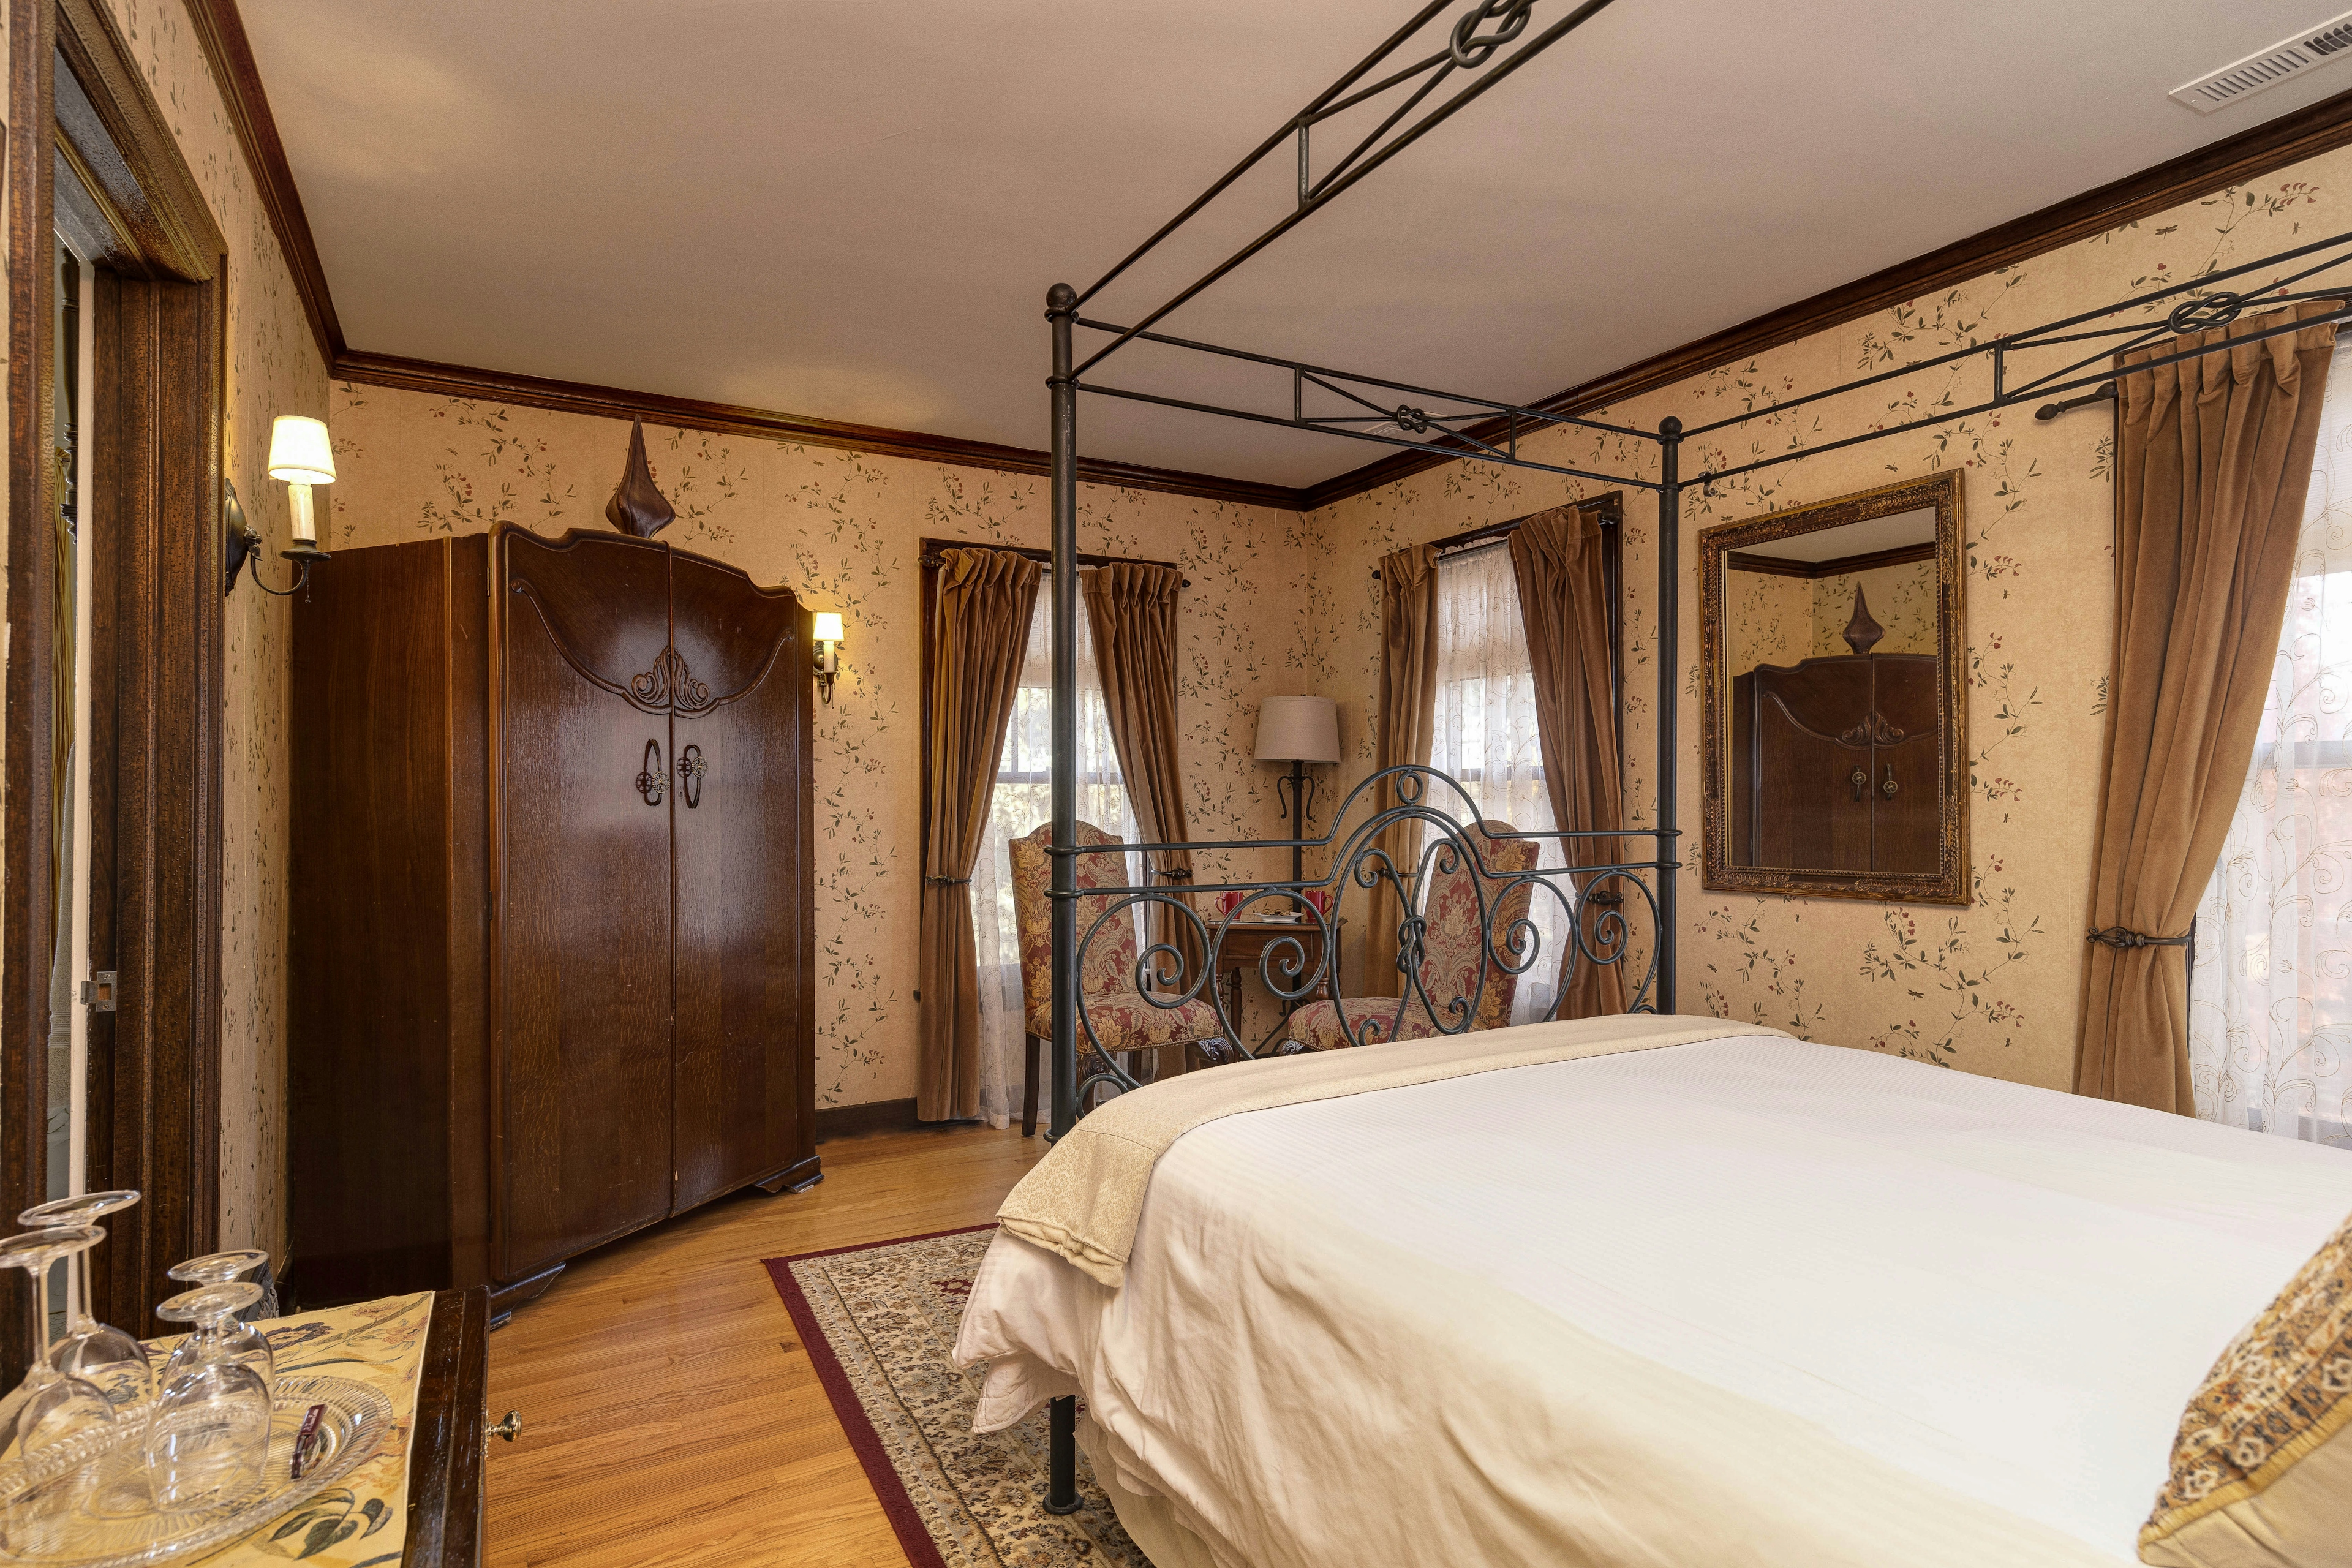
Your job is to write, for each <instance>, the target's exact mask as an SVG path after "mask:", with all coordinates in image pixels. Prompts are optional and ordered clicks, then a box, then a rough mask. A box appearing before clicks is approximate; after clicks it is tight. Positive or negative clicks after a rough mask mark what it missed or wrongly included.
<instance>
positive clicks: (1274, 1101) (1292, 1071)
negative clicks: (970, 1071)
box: [996, 1014, 1783, 1290]
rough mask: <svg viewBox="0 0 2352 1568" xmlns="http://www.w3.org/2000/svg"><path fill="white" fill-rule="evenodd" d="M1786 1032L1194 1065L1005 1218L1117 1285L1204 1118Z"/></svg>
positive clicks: (1728, 1031)
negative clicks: (1152, 1202) (1167, 1161)
mask: <svg viewBox="0 0 2352 1568" xmlns="http://www.w3.org/2000/svg"><path fill="white" fill-rule="evenodd" d="M1781 1033H1783V1031H1781V1030H1779V1029H1773V1028H1768V1027H1766V1026H1763V1025H1760V1024H1741V1023H1735V1022H1733V1021H1732V1020H1730V1019H1727V1018H1702V1017H1693V1016H1686V1015H1681V1014H1669V1015H1667V1016H1663V1017H1653V1016H1647V1015H1632V1016H1617V1017H1608V1018H1578V1019H1574V1020H1571V1021H1567V1022H1562V1023H1556V1024H1528V1025H1524V1026H1520V1027H1518V1028H1516V1029H1487V1030H1483V1031H1473V1032H1471V1033H1468V1034H1462V1035H1452V1036H1444V1037H1439V1038H1437V1039H1431V1040H1391V1041H1388V1042H1386V1043H1384V1044H1381V1045H1376V1046H1363V1047H1359V1048H1357V1049H1354V1050H1344V1051H1318V1052H1315V1053H1313V1054H1311V1055H1307V1056H1297V1057H1276V1058H1264V1059H1261V1060H1258V1061H1253V1062H1240V1063H1236V1064H1234V1065H1233V1066H1231V1067H1221V1068H1210V1069H1209V1070H1207V1071H1205V1072H1193V1073H1186V1074H1184V1075H1182V1076H1181V1077H1179V1078H1171V1079H1162V1080H1161V1081H1160V1082H1159V1083H1153V1084H1146V1085H1145V1086H1144V1087H1143V1088H1141V1089H1136V1090H1134V1091H1133V1092H1131V1093H1128V1094H1122V1095H1120V1096H1119V1097H1118V1098H1117V1099H1116V1100H1111V1101H1110V1102H1109V1103H1108V1104H1107V1105H1105V1106H1103V1107H1102V1109H1100V1110H1097V1111H1094V1112H1093V1113H1091V1114H1090V1115H1088V1116H1087V1118H1086V1119H1085V1120H1084V1121H1080V1122H1079V1123H1078V1124H1077V1126H1076V1128H1075V1129H1073V1130H1072V1131H1070V1133H1069V1134H1068V1135H1067V1136H1066V1137H1065V1138H1063V1139H1062V1140H1061V1141H1060V1142H1057V1143H1056V1144H1055V1146H1054V1149H1053V1151H1052V1152H1050V1153H1048V1154H1047V1155H1046V1156H1045V1158H1044V1159H1043V1160H1040V1161H1039V1162H1037V1163H1036V1164H1035V1165H1034V1166H1032V1167H1031V1168H1030V1171H1029V1173H1028V1174H1027V1175H1025V1176H1024V1177H1022V1178H1021V1184H1020V1185H1018V1186H1016V1187H1014V1188H1013V1191H1012V1193H1011V1194H1009V1195H1008V1196H1007V1197H1006V1198H1005V1200H1004V1205H1003V1207H1002V1208H1000V1209H998V1210H997V1211H996V1218H997V1222H998V1223H999V1224H1000V1225H1002V1226H1003V1227H1004V1228H1005V1229H1006V1230H1009V1231H1011V1232H1012V1233H1013V1235H1015V1236H1017V1237H1021V1238H1022V1239H1023V1240H1024V1241H1032V1242H1034V1243H1036V1244H1037V1245H1038V1246H1039V1247H1045V1248H1046V1249H1048V1250H1049V1251H1053V1252H1057V1253H1059V1254H1061V1255H1062V1256H1063V1257H1064V1258H1068V1259H1069V1260H1070V1261H1071V1262H1072V1263H1075V1264H1076V1265H1077V1266H1078V1268H1080V1269H1081V1270H1083V1271H1084V1272H1085V1273H1087V1275H1089V1276H1091V1277H1092V1278H1094V1279H1097V1280H1100V1281H1101V1282H1102V1283H1103V1284H1105V1285H1108V1286H1109V1287H1110V1288H1111V1289H1114V1290H1115V1289H1118V1287H1119V1286H1120V1285H1121V1284H1122V1283H1123V1282H1124V1281H1125V1279H1126V1278H1127V1254H1128V1249H1129V1247H1132V1246H1134V1244H1135V1226H1136V1221H1137V1220H1138V1219H1139V1217H1140V1216H1141V1215H1142V1213H1143V1194H1144V1189H1145V1188H1146V1187H1148V1186H1149V1185H1150V1182H1151V1167H1152V1166H1153V1165H1154V1164H1156V1163H1159V1160H1160V1155H1162V1154H1164V1153H1166V1152H1168V1147H1169V1145H1170V1144H1171V1143H1173V1142H1176V1140H1177V1139H1179V1138H1181V1137H1182V1136H1183V1135H1184V1134H1185V1133H1187V1132H1190V1131H1192V1129H1193V1128H1195V1127H1198V1126H1200V1125H1202V1123H1203V1122H1208V1121H1216V1120H1218V1119H1219V1118H1220V1117H1225V1116H1238V1115H1240V1114H1241V1113H1242V1112H1244V1111H1245V1110H1272V1109H1273V1108H1274V1107H1276V1106H1278V1105H1298V1104H1303V1103H1305V1102H1306V1101H1307V1100H1337V1099H1339V1098H1340V1097H1341V1096H1343V1095H1350V1094H1369V1093H1370V1092H1371V1091H1372V1090H1374V1089H1403V1088H1406V1087H1408V1086H1410V1085H1412V1084H1416V1083H1433V1082H1435V1081H1437V1080H1438V1079H1447V1078H1466V1077H1468V1076H1469V1075H1470V1074H1472V1073H1481V1072H1496V1071H1498V1070H1500V1069H1502V1068H1522V1067H1535V1066H1538V1065H1539V1064H1541V1063H1544V1062H1564V1061H1574V1060H1576V1059H1578V1058H1582V1057H1610V1056H1616V1055H1618V1054H1619V1053H1620V1052H1623V1051H1647V1050H1655V1049H1656V1048H1658V1047H1661V1046H1689V1045H1696V1044H1697V1043H1698V1042H1700V1041H1702V1040H1723V1039H1730V1038H1732V1037H1736V1036H1743V1035H1778V1034H1781Z"/></svg>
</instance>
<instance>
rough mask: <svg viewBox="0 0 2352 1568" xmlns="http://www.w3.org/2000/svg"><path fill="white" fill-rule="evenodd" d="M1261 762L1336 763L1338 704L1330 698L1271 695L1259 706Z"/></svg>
mask: <svg viewBox="0 0 2352 1568" xmlns="http://www.w3.org/2000/svg"><path fill="white" fill-rule="evenodd" d="M1257 760H1258V761H1259V762H1261V763H1336V762H1338V761H1339V704H1338V703H1337V702H1334V701H1332V700H1330V699H1329V698H1328V697H1268V698H1266V699H1265V700H1263V701H1261V702H1260V703H1259V704H1258V707H1257Z"/></svg>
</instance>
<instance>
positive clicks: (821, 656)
mask: <svg viewBox="0 0 2352 1568" xmlns="http://www.w3.org/2000/svg"><path fill="white" fill-rule="evenodd" d="M809 640H810V641H812V642H814V643H815V644H816V689H817V690H818V691H820V692H822V693H823V694H824V700H826V701H827V702H830V701H832V700H833V678H834V677H835V676H836V675H838V674H840V673H841V616H840V615H839V613H838V612H836V611H833V610H819V611H818V612H817V613H816V625H815V626H814V629H813V631H812V633H811V636H810V639H809Z"/></svg>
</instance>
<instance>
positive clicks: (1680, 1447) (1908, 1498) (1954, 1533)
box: [958, 1037, 2352, 1568]
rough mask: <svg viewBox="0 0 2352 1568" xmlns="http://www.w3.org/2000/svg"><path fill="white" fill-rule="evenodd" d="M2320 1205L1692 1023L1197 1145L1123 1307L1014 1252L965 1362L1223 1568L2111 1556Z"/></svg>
mask: <svg viewBox="0 0 2352 1568" xmlns="http://www.w3.org/2000/svg"><path fill="white" fill-rule="evenodd" d="M2347 1210H2352V1155H2347V1154H2345V1153H2343V1152H2336V1151H2333V1150H2328V1149H2323V1148H2318V1147H2315V1146H2312V1145H2307V1144H2300V1143H2295V1142H2289V1141H2286V1140H2283V1139H2275V1138H2263V1137H2257V1136H2254V1135H2252V1134H2249V1133H2245V1132H2242V1131H2234V1130H2231V1129H2226V1128H2221V1127H2216V1126H2211V1125H2208V1124H2205V1123H2200V1122H2196V1121H2189V1120H2188V1119H2185V1118H2181V1117H2174V1116H2166V1115H2161V1114H2158V1113H2156V1112H2152V1111H2143V1110H2135V1109H2132V1108H2128V1107H2121V1106H2115V1105H2109V1104H2105V1103H2103V1102H2100V1101H2096V1100H2083V1099H2079V1098H2076V1097H2074V1096H2070V1095H2063V1094H2057V1093H2053V1092H2050V1091H2048V1090H2043V1089H2029V1088H2024V1087H2021V1086H2019V1085H2014V1084H2009V1083H2003V1082H2000V1081H1997V1080H1994V1079H1986V1078H1981V1077H1975V1076H1971V1075H1969V1074H1965V1073H1959V1072H1953V1071H1946V1070H1941V1069H1937V1068H1928V1067H1924V1066H1919V1065H1916V1064H1914V1063H1909V1062H1905V1061H1901V1060H1897V1059H1895V1058H1888V1057H1884V1056H1878V1055H1874V1054H1870V1053H1866V1052H1861V1051H1851V1050H1843V1049H1839V1048H1836V1047H1827V1046H1817V1045H1808V1044H1804V1043H1801V1042H1797V1041H1790V1040H1786V1039H1778V1038H1770V1037H1753V1038H1741V1039H1733V1040H1722V1041H1715V1042H1710V1043H1706V1044H1701V1045H1691V1046H1678V1047H1668V1048H1664V1049H1659V1050H1652V1051H1644V1052H1639V1053H1634V1054H1630V1055H1623V1056H1614V1057H1606V1058H1596V1059H1591V1060H1584V1061H1572V1062H1562V1063H1557V1064H1552V1065H1548V1066H1542V1067H1531V1068H1512V1069H1509V1070H1505V1071H1498V1072H1490V1073H1483V1074H1477V1075H1475V1076H1472V1077H1467V1078H1461V1079H1450V1080H1446V1081H1444V1082H1440V1083H1434V1084H1426V1085H1421V1086H1417V1087H1414V1088H1411V1089H1391V1090H1385V1091H1381V1092H1377V1093H1370V1094H1362V1095H1356V1096H1351V1097H1349V1098H1345V1099H1339V1100H1324V1101H1318V1102H1316V1103H1312V1104H1306V1105H1297V1106H1289V1107H1284V1108H1281V1109H1278V1110H1264V1111H1257V1112H1254V1113H1251V1114H1247V1115H1242V1116H1236V1117H1232V1118H1228V1119H1226V1120H1223V1121H1215V1122H1213V1123H1211V1124H1209V1125H1207V1126H1204V1127H1202V1128H1199V1129H1197V1130H1195V1131H1192V1132H1190V1133H1187V1134H1185V1135H1184V1136H1183V1137H1182V1138H1181V1140H1179V1141H1178V1142H1177V1143H1176V1144H1175V1145H1174V1146H1173V1147H1172V1148H1171V1150H1170V1151H1169V1152H1168V1153H1167V1154H1166V1155H1165V1156H1163V1157H1162V1158H1161V1160H1160V1163H1159V1165H1158V1167H1157V1169H1156V1171H1155V1172H1154V1173H1153V1177H1152V1182H1151V1186H1150V1195H1149V1197H1148V1198H1147V1200H1146V1203H1145V1207H1144V1212H1143V1217H1142V1222H1141V1226H1140V1227H1139V1231H1138V1233H1137V1237H1136V1245H1135V1248H1134V1253H1133V1256H1132V1258H1131V1259H1130V1262H1129V1272H1128V1278H1127V1283H1126V1285H1125V1287H1124V1288H1123V1289H1119V1290H1118V1291H1112V1290H1110V1289H1106V1288H1105V1287H1103V1286H1101V1285H1099V1284H1097V1283H1096V1282H1095V1281H1093V1280H1091V1279H1087V1278H1086V1277H1085V1276H1084V1275H1082V1274H1080V1273H1079V1272H1078V1271H1077V1270H1076V1268H1072V1267H1070V1266H1069V1265H1068V1264H1066V1263H1065V1262H1063V1261H1062V1260H1061V1259H1060V1258H1055V1257H1054V1256H1053V1255H1052V1254H1049V1253H1046V1252H1045V1251H1043V1250H1042V1249H1040V1248H1037V1247H1033V1246H1031V1245H1029V1244H1028V1243H1025V1242H1023V1241H1021V1240H1019V1239H1018V1238H1016V1237H1011V1236H1007V1235H1003V1234H1000V1235H999V1236H998V1237H997V1239H996V1241H995V1242H994V1244H993V1245H992V1247H991V1249H990V1251H989V1254H988V1257H987V1260H986V1262H985V1263H984V1264H983V1266H982V1270H981V1274H980V1277H979V1279H978V1280H977V1281H976V1282H975V1284H974V1287H973V1290H972V1294H971V1301H970V1304H969V1306H968V1307H967V1309H966V1312H965V1317H964V1322H963V1329H962V1335H961V1341H960V1342H959V1344H958V1356H959V1359H960V1360H961V1361H963V1362H965V1363H971V1362H973V1361H978V1360H986V1361H988V1362H989V1363H991V1364H990V1368H989V1373H988V1376H987V1380H986V1385H985V1388H984V1391H983V1394H982V1405H981V1413H980V1421H981V1425H982V1427H983V1429H988V1428H992V1427H995V1426H1003V1425H1006V1424H1009V1423H1011V1422H1013V1421H1014V1420H1017V1419H1019V1418H1020V1417H1021V1416H1023V1415H1025V1414H1026V1413H1027V1412H1029V1411H1030V1410H1032V1409H1034V1408H1035V1406H1036V1405H1037V1404H1038V1403H1039V1402H1041V1401H1042V1400H1044V1399H1045V1398H1048V1397H1051V1396H1053V1395H1055V1394H1065V1393H1070V1392H1074V1391H1075V1392H1081V1393H1083V1394H1084V1395H1085V1397H1086V1401H1087V1406H1088V1414H1089V1416H1090V1419H1091V1420H1092V1421H1093V1422H1095V1423H1096V1424H1097V1426H1098V1428H1099V1431H1098V1433H1097V1434H1095V1435H1093V1443H1092V1447H1093V1448H1094V1449H1096V1450H1097V1451H1101V1452H1104V1453H1107V1454H1108V1455H1109V1456H1111V1457H1113V1458H1114V1461H1115V1462H1116V1463H1117V1464H1118V1468H1119V1471H1120V1479H1121V1480H1122V1482H1123V1484H1124V1485H1125V1486H1126V1487H1127V1488H1128V1489H1130V1490H1132V1491H1137V1492H1142V1493H1147V1494H1148V1493H1158V1494H1160V1495H1162V1496H1164V1497H1165V1498H1167V1499H1168V1500H1169V1502H1170V1504H1171V1506H1172V1509H1173V1511H1174V1514H1175V1516H1176V1518H1177V1519H1178V1520H1179V1521H1181V1523H1182V1524H1183V1525H1184V1526H1185V1527H1186V1528H1188V1529H1189V1530H1191V1531H1193V1532H1195V1533H1197V1534H1198V1535H1199V1536H1200V1537H1201V1538H1202V1540H1203V1541H1204V1542H1207V1543H1208V1545H1209V1546H1210V1547H1211V1548H1212V1549H1213V1552H1215V1554H1216V1555H1217V1557H1218V1558H1219V1559H1220V1560H1221V1561H1222V1562H1223V1563H1227V1564H1231V1565H1232V1568H1293V1565H1297V1568H1306V1565H1308V1564H1317V1565H1329V1568H1342V1565H1347V1568H1353V1565H1357V1564H1372V1563H1397V1564H1434V1563H1475V1562H1490V1563H1549V1562H1559V1563H1612V1564H1614V1563H1627V1564H1632V1563H1642V1564H1661V1563H1692V1564H1698V1563H1707V1564H1714V1563H1758V1564H1775V1565H1778V1564H1788V1563H1799V1562H1802V1563H1808V1564H1811V1563H1854V1564H1864V1563H1888V1564H1893V1563H1904V1564H1906V1565H1907V1564H1914V1563H1956V1564H1957V1563H1970V1564H1990V1563H2003V1564H2007V1563H2113V1562H2116V1561H2118V1560H2120V1561H2124V1562H2131V1561H2135V1560H2136V1554H2135V1551H2134V1538H2135V1536H2136V1534H2137V1530H2138V1527H2139V1525H2140V1523H2141V1521H2143V1520H2144V1519H2145V1518H2146V1516H2147V1509H2148V1505H2149V1502H2150V1500H2152V1499H2153V1497H2154V1496H2155V1493H2156V1489H2157V1487H2158V1483H2159V1481H2160V1480H2161V1479H2162V1478H2163V1475H2164V1471H2165V1467H2166V1460H2167V1455H2168V1450H2169V1447H2170V1443H2171V1438H2172V1435H2173V1431H2174V1428H2175V1426H2176V1425H2177V1423H2178V1422H2179V1415H2180V1410H2181V1406H2182V1405H2183V1404H2184V1402H2185V1401H2186V1399H2187V1397H2188V1395H2189V1393H2190V1392H2191V1390H2192V1389H2193V1388H2194V1387H2195V1386H2196V1384H2197V1383H2198V1382H2199V1380H2200V1377H2201V1376H2202V1374H2203V1373H2204V1372H2205V1371H2206V1369H2207V1368H2208V1367H2209V1366H2210V1364H2211V1363H2212V1360H2213V1358H2214V1356H2215V1355H2216V1354H2217V1353H2218V1352H2220V1351H2221V1348H2222V1347H2223V1346H2224V1345H2225V1344H2226V1343H2227V1342H2229V1340H2230V1339H2231V1336H2232V1335H2233V1334H2235V1333H2236V1332H2237V1331H2238V1330H2239V1329H2240V1328H2241V1327H2242V1326H2243V1324H2244V1323H2245V1321H2247V1320H2248V1319H2249V1318H2251V1317H2252V1315H2253V1314H2254V1313H2255V1312H2256V1311H2257V1310H2260V1309H2261V1308H2262V1307H2263V1304H2264V1303H2266V1302H2267V1301H2268V1300H2270V1298H2271V1297H2272V1296H2273V1294H2274V1293H2275V1292H2276V1291H2277V1289H2279V1287H2280V1286H2281V1285H2282V1284H2283V1283H2284V1281H2285V1280H2286V1279H2287V1278H2288V1276H2289V1275H2291V1274H2292V1273H2293V1272H2294V1269H2295V1268H2297V1267H2298V1266H2299V1265H2301V1264H2302V1262H2303V1261H2304V1260H2305V1258H2307V1257H2308V1256H2309V1255H2310V1254H2311V1252H2312V1251H2313V1250H2314V1249H2315V1247H2317V1246H2318V1245H2319V1243H2320V1242H2321V1241H2322V1240H2323V1239H2324V1238H2325V1237H2326V1235H2327V1234H2328V1233H2329V1231H2330V1230H2331V1229H2332V1227H2333V1226H2335V1225H2336V1223H2337V1222H2339V1221H2340V1220H2341V1219H2342V1218H2343V1216H2344V1215H2345V1213H2346V1212H2347Z"/></svg>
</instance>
